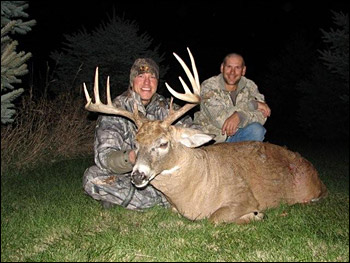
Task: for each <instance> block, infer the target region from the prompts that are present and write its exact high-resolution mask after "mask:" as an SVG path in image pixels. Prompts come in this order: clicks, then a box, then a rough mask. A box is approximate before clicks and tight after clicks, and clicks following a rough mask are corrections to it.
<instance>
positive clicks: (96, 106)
mask: <svg viewBox="0 0 350 263" xmlns="http://www.w3.org/2000/svg"><path fill="white" fill-rule="evenodd" d="M83 87H84V93H85V98H86V101H87V103H86V105H85V109H87V110H88V111H94V112H100V113H107V114H113V115H118V116H124V117H126V118H128V119H130V120H132V121H134V122H135V124H136V125H137V127H140V126H141V125H142V122H141V121H140V119H139V118H138V111H137V107H136V112H135V109H134V114H133V113H131V112H129V111H127V110H124V109H120V108H117V107H115V106H114V105H113V104H112V100H111V92H110V84H109V77H108V78H107V88H106V90H107V94H106V95H107V104H103V103H102V102H101V100H100V94H99V89H98V67H97V68H96V72H95V82H94V96H95V103H92V99H91V97H90V95H89V92H88V91H87V88H86V85H85V83H83Z"/></svg>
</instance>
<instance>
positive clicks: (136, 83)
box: [132, 73, 158, 105]
mask: <svg viewBox="0 0 350 263" xmlns="http://www.w3.org/2000/svg"><path fill="white" fill-rule="evenodd" d="M157 86H158V79H157V77H156V75H155V74H153V73H141V74H139V75H137V76H136V77H135V78H134V80H133V84H132V90H133V91H134V92H136V93H137V94H139V95H140V97H141V101H142V104H143V105H147V104H148V103H149V102H150V101H151V98H152V96H153V95H154V93H156V91H157Z"/></svg>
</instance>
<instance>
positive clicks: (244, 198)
mask: <svg viewBox="0 0 350 263" xmlns="http://www.w3.org/2000/svg"><path fill="white" fill-rule="evenodd" d="M187 51H188V53H189V57H190V60H191V65H192V71H193V74H192V72H191V71H190V69H189V68H188V67H187V65H186V64H185V62H184V61H183V60H182V59H181V58H180V57H179V56H178V55H177V54H176V53H173V55H174V56H175V58H176V59H177V60H178V62H179V63H180V64H181V66H182V68H183V69H184V71H185V73H186V75H187V77H188V79H189V81H190V83H191V86H192V89H193V92H191V90H190V89H189V87H188V86H187V84H186V82H184V81H183V79H182V78H181V77H179V80H180V82H181V84H182V86H183V89H184V91H185V93H179V92H177V91H175V90H174V89H172V88H171V87H170V86H169V85H168V83H165V85H166V87H167V89H168V90H169V92H170V93H171V94H172V95H173V96H174V97H175V98H177V99H180V100H183V101H185V102H186V104H185V105H183V106H182V107H181V108H179V109H178V110H174V109H173V97H172V98H171V103H170V111H169V115H168V116H167V118H165V119H164V120H163V121H160V120H154V121H150V120H147V119H146V118H145V117H143V116H142V115H141V116H140V115H139V114H138V110H137V106H136V104H135V107H134V110H133V112H129V111H126V110H123V109H120V108H116V107H115V106H113V104H112V101H111V97H110V84H109V77H108V78H107V87H106V90H107V91H106V93H107V104H103V103H102V102H101V100H100V97H99V88H98V68H96V73H95V83H94V96H95V103H93V102H92V99H91V97H90V95H89V93H88V91H87V88H86V85H85V83H83V87H84V92H85V97H86V101H87V103H86V105H85V108H86V109H87V110H88V111H94V112H99V113H105V114H113V115H118V116H123V117H126V118H128V119H130V120H132V121H133V122H134V123H135V124H136V126H137V134H136V153H137V158H136V162H135V165H134V167H133V170H132V173H131V181H132V183H133V184H134V185H135V186H136V187H138V188H143V187H145V186H146V185H148V184H151V185H152V186H153V187H155V188H156V189H158V190H159V191H160V192H162V193H163V194H164V195H165V197H166V198H167V200H168V201H169V203H170V204H171V207H172V208H173V210H175V211H177V212H178V213H180V214H181V215H182V216H184V217H185V218H187V219H189V220H192V221H195V220H202V219H208V220H209V221H210V222H212V223H214V224H220V223H236V224H246V223H249V222H252V221H259V220H262V219H263V218H264V211H265V210H266V209H268V208H274V207H278V206H279V205H281V204H288V205H293V204H297V203H301V204H307V203H311V202H315V201H318V200H320V199H321V198H323V197H325V196H327V188H326V186H325V185H324V183H323V182H322V181H321V180H320V178H319V175H318V172H317V170H316V169H315V167H314V166H313V165H312V164H311V163H310V162H309V161H308V160H306V159H305V158H304V157H302V156H301V155H300V154H299V153H297V152H293V151H290V150H288V149H287V148H286V147H282V146H279V145H276V144H272V143H269V142H257V141H246V142H238V143H216V144H213V143H212V144H209V145H208V144H207V143H208V142H210V141H212V140H213V135H211V134H206V133H203V132H202V131H200V130H197V129H192V128H188V127H181V126H175V125H172V123H173V122H174V121H175V120H177V119H178V118H179V117H181V116H183V115H184V114H185V113H186V112H188V111H189V110H190V109H192V108H193V107H195V106H196V105H198V104H199V103H200V101H201V98H200V83H199V77H198V72H197V68H196V64H195V61H194V58H193V56H192V54H191V52H190V50H189V49H188V48H187ZM204 144H207V145H204Z"/></svg>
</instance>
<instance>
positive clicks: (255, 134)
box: [226, 122, 266, 142]
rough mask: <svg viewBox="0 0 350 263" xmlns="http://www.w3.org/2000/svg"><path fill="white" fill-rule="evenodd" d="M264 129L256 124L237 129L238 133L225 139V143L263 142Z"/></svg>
mask: <svg viewBox="0 0 350 263" xmlns="http://www.w3.org/2000/svg"><path fill="white" fill-rule="evenodd" d="M265 133H266V129H265V128H264V126H262V125H261V124H260V123H258V122H253V123H250V124H248V125H247V126H245V127H244V128H240V129H238V131H237V132H236V133H235V134H234V135H232V136H229V137H227V139H226V142H242V141H261V142H262V141H263V140H264V138H265Z"/></svg>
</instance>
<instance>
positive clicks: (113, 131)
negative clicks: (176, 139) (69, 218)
mask: <svg viewBox="0 0 350 263" xmlns="http://www.w3.org/2000/svg"><path fill="white" fill-rule="evenodd" d="M134 102H136V104H137V107H138V110H139V112H140V113H142V114H143V115H145V116H146V117H147V118H148V119H150V120H163V119H164V118H165V117H166V116H167V115H168V113H169V101H168V100H166V99H165V98H164V97H163V96H161V95H159V94H157V93H156V94H155V95H154V96H153V98H152V100H151V102H150V103H149V104H148V105H147V107H146V108H145V107H144V105H143V104H142V103H141V99H140V96H139V95H138V94H136V93H135V92H133V91H131V90H128V91H126V92H124V93H123V94H121V95H119V96H118V97H116V98H115V99H114V100H113V104H114V105H115V106H116V107H120V108H123V109H126V110H128V111H130V112H132V111H133V108H134ZM175 107H177V106H175ZM176 125H183V126H187V127H191V126H193V127H196V126H194V125H193V123H192V119H191V118H190V117H189V116H186V117H184V118H183V119H181V120H180V121H178V122H177V123H176ZM136 132H137V127H136V125H135V124H134V123H133V121H131V120H129V119H127V118H125V117H121V116H113V115H105V114H101V115H100V116H99V117H98V120H97V124H96V129H95V142H94V153H95V154H94V156H95V158H94V159H95V163H96V165H97V166H98V167H99V168H100V169H102V170H103V171H104V172H106V173H117V174H122V173H128V172H130V171H131V170H132V167H133V165H132V164H131V163H130V162H129V157H128V155H129V152H130V151H131V150H132V149H135V136H136Z"/></svg>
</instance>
